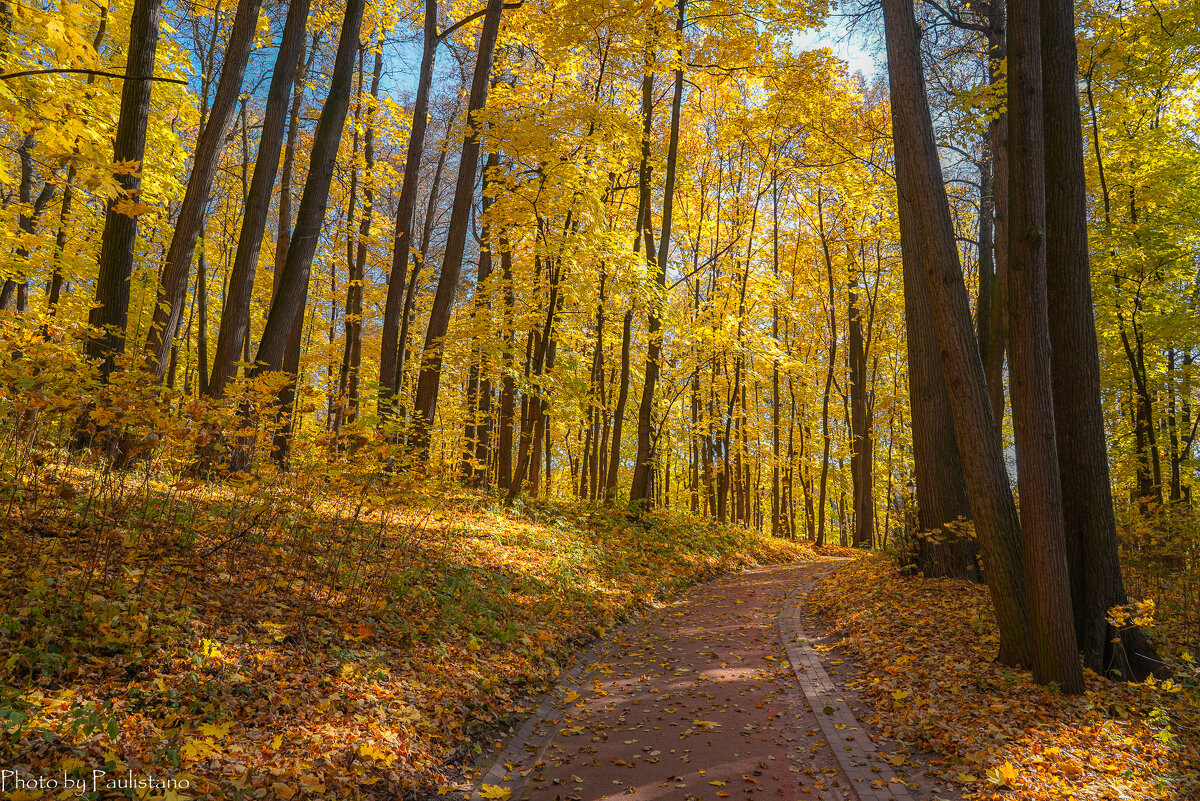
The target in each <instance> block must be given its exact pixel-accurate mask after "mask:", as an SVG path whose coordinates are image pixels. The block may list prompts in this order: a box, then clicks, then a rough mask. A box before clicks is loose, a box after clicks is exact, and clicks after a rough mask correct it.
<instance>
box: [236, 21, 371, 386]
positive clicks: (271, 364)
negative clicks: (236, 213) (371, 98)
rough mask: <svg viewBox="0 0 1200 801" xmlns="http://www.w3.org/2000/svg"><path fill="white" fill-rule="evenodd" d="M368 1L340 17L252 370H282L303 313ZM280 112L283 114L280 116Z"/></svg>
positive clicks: (255, 371)
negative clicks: (289, 230) (301, 182)
mask: <svg viewBox="0 0 1200 801" xmlns="http://www.w3.org/2000/svg"><path fill="white" fill-rule="evenodd" d="M364 5H365V0H348V1H347V3H346V13H345V16H344V17H343V19H342V31H341V34H340V37H339V40H338V48H337V56H336V58H335V60H334V65H333V75H332V77H331V80H330V86H329V95H328V97H327V98H326V100H325V106H324V107H323V108H322V109H321V116H320V118H319V119H318V120H317V127H316V130H315V131H314V133H313V141H312V149H311V152H312V160H311V163H310V165H309V169H308V180H307V181H306V182H305V184H304V194H303V195H302V196H301V198H300V207H299V209H298V210H297V212H296V227H295V228H294V229H293V231H292V242H291V245H290V246H289V247H288V254H287V261H286V262H285V263H284V266H283V274H282V275H281V276H280V278H279V291H278V292H277V293H276V294H275V301H274V303H272V304H271V312H270V314H269V315H268V316H267V324H266V326H265V328H264V329H263V335H262V340H261V342H260V343H259V346H258V353H257V354H256V355H255V357H254V361H255V365H254V374H255V375H257V374H259V373H262V372H268V371H275V370H279V369H280V368H281V367H282V365H283V355H284V351H285V350H286V348H287V341H288V335H289V334H290V333H291V330H292V326H293V324H294V322H295V321H296V320H297V319H298V318H299V316H300V314H301V312H302V310H303V308H304V301H305V298H306V297H307V295H308V278H309V273H310V271H311V269H312V260H313V254H314V253H315V252H316V247H317V241H318V239H320V234H321V228H322V226H324V224H325V207H326V205H327V204H328V202H329V182H330V179H331V178H332V177H333V166H334V161H335V159H336V158H337V150H338V143H339V142H340V141H341V138H342V128H343V127H344V126H345V122H346V112H347V110H348V109H349V107H350V88H351V84H353V82H354V59H355V54H356V53H357V52H358V49H359V33H360V31H361V29H362V18H363V7H364ZM280 116H282V115H280Z"/></svg>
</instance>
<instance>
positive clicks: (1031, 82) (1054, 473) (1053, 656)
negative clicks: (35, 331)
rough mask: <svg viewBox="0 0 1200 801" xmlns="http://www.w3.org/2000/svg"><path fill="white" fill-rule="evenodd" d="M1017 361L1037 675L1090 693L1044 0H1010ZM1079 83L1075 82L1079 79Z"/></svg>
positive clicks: (1014, 387) (1017, 424)
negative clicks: (1071, 483) (1054, 206)
mask: <svg viewBox="0 0 1200 801" xmlns="http://www.w3.org/2000/svg"><path fill="white" fill-rule="evenodd" d="M1008 9H1009V14H1008V67H1009V70H1008V103H1009V117H1008V122H1009V125H1008V146H1009V176H1008V187H1009V188H1008V214H1009V228H1008V273H1009V274H1008V287H1009V298H1008V302H1009V332H1010V333H1009V336H1010V343H1009V347H1010V350H1011V366H1010V369H1009V379H1010V391H1011V395H1012V409H1013V434H1014V438H1015V440H1016V446H1017V482H1018V486H1019V491H1020V495H1021V534H1022V537H1021V547H1022V555H1023V558H1024V566H1025V599H1026V606H1027V608H1028V611H1029V651H1030V658H1031V661H1032V667H1033V678H1034V680H1035V681H1038V682H1040V683H1042V684H1049V683H1051V682H1053V683H1057V684H1059V685H1060V686H1061V687H1062V690H1063V692H1066V693H1071V694H1075V693H1081V692H1083V670H1082V668H1081V667H1080V664H1079V651H1078V648H1077V647H1076V642H1075V628H1074V617H1073V612H1072V610H1071V585H1070V579H1069V574H1068V572H1067V550H1066V532H1065V527H1064V523H1063V507H1062V484H1061V480H1060V477H1059V473H1058V448H1057V447H1056V444H1055V418H1054V397H1053V392H1052V390H1051V378H1050V320H1049V308H1048V305H1047V303H1048V302H1047V296H1046V186H1045V178H1046V172H1045V142H1044V140H1043V132H1042V118H1043V114H1042V54H1041V31H1040V21H1039V13H1040V0H1009V3H1008ZM1072 82H1073V80H1072Z"/></svg>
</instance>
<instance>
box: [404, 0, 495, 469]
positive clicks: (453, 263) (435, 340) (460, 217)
mask: <svg viewBox="0 0 1200 801" xmlns="http://www.w3.org/2000/svg"><path fill="white" fill-rule="evenodd" d="M503 7H504V3H503V0H488V2H487V7H486V12H485V13H484V16H483V27H482V28H481V30H480V32H479V47H478V49H477V52H476V58H475V74H474V76H473V77H472V79H471V95H470V99H469V101H468V104H467V124H468V133H467V136H466V138H465V140H464V141H463V146H462V154H461V156H460V158H459V162H458V183H457V185H456V186H455V188H454V205H453V207H452V208H451V211H450V228H449V231H448V232H447V234H446V249H445V252H444V255H443V257H442V272H441V275H440V276H439V277H438V284H437V290H436V291H435V293H434V297H433V307H432V308H431V310H430V313H429V326H428V328H427V329H426V331H425V347H424V349H423V351H422V355H421V369H420V372H419V374H418V377H417V393H416V397H415V399H414V401H413V419H412V434H411V436H410V438H409V446H410V448H411V449H412V451H413V452H414V454H415V456H416V458H417V460H418V461H421V462H423V461H425V460H426V459H427V458H428V455H429V438H430V431H431V428H432V426H433V416H434V412H435V411H436V409H437V396H438V386H439V384H440V383H441V377H442V354H443V352H444V349H445V342H444V339H445V336H446V331H447V329H448V328H449V327H450V314H451V311H452V309H453V306H454V295H455V293H456V292H457V291H458V277H459V273H460V272H461V271H462V260H463V250H464V248H465V246H466V241H467V228H468V227H469V226H470V216H471V205H472V203H473V201H474V197H475V175H476V173H477V172H478V169H479V132H478V131H477V130H476V127H475V126H476V125H477V124H478V121H477V120H476V119H474V116H475V115H476V114H477V113H478V112H479V111H481V110H482V109H483V107H484V104H485V103H486V102H487V95H488V85H489V83H490V80H489V78H490V75H491V70H492V55H493V53H494V51H495V48H496V35H497V33H498V32H499V30H500V14H501V11H502V10H503Z"/></svg>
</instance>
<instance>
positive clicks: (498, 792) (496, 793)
mask: <svg viewBox="0 0 1200 801" xmlns="http://www.w3.org/2000/svg"><path fill="white" fill-rule="evenodd" d="M479 796H480V797H481V798H487V799H489V800H490V801H508V799H510V798H512V790H510V789H508V788H507V787H500V786H499V785H495V784H485V785H483V787H482V788H481V789H480V790H479Z"/></svg>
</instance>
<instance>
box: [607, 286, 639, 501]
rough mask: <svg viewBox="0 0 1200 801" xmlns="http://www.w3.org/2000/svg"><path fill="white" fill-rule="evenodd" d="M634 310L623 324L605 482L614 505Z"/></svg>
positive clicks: (630, 309) (619, 466)
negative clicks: (619, 369) (618, 373)
mask: <svg viewBox="0 0 1200 801" xmlns="http://www.w3.org/2000/svg"><path fill="white" fill-rule="evenodd" d="M633 310H634V307H633V305H632V304H631V305H630V307H629V308H628V309H627V310H626V311H625V320H624V322H623V323H622V324H621V377H620V378H619V379H618V383H617V405H616V407H615V408H614V409H613V423H612V440H611V441H610V447H611V449H612V450H611V453H610V455H609V457H608V475H607V477H606V478H605V481H604V499H605V501H606V502H608V503H613V502H614V501H616V499H617V475H618V472H619V471H620V468H621V427H622V425H623V424H624V422H625V404H626V402H627V401H628V399H629V351H630V346H631V343H632V340H633Z"/></svg>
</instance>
